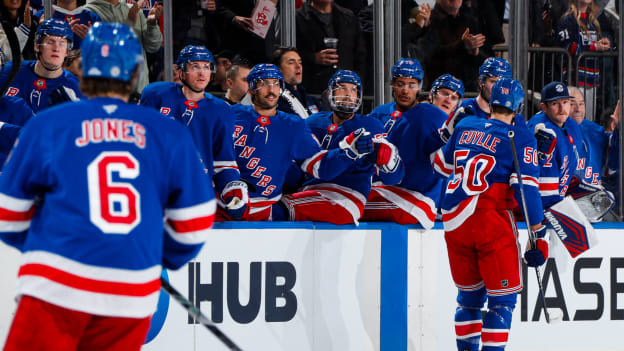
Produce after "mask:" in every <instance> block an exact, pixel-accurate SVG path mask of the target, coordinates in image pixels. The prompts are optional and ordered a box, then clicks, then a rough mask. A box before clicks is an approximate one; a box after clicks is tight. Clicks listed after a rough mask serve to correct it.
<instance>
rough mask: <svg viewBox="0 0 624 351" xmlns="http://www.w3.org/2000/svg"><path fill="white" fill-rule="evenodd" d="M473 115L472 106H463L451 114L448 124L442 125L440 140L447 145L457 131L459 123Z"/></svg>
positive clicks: (447, 120)
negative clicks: (456, 127)
mask: <svg viewBox="0 0 624 351" xmlns="http://www.w3.org/2000/svg"><path fill="white" fill-rule="evenodd" d="M473 115H474V111H473V110H472V108H471V107H470V106H463V107H460V108H458V109H457V110H455V112H451V114H450V115H449V117H448V118H447V119H446V122H444V124H443V125H442V128H440V129H439V130H438V132H439V133H440V139H442V141H443V142H445V143H447V142H448V141H449V139H450V138H451V135H453V131H454V130H455V126H457V123H459V121H461V120H462V119H464V118H466V117H468V116H473Z"/></svg>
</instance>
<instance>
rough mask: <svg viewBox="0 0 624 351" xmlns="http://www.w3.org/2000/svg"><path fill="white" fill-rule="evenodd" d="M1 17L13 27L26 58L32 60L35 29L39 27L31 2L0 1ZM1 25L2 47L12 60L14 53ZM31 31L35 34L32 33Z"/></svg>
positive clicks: (0, 40)
mask: <svg viewBox="0 0 624 351" xmlns="http://www.w3.org/2000/svg"><path fill="white" fill-rule="evenodd" d="M0 18H2V19H3V21H6V22H5V23H6V24H8V25H9V27H10V28H13V29H14V31H15V34H16V35H17V38H18V40H19V47H20V52H21V53H22V56H23V58H24V59H27V60H30V59H33V58H34V57H35V54H34V51H33V49H32V47H33V38H34V30H33V29H36V28H37V23H36V22H37V21H36V19H35V20H33V18H32V9H31V8H30V2H29V1H24V0H2V3H0ZM5 29H6V27H3V26H0V49H2V51H3V52H4V54H5V55H6V57H7V59H8V60H12V58H13V53H12V52H11V46H10V44H9V41H8V38H7V36H6V33H5V32H4V30H5ZM31 33H32V34H33V35H31Z"/></svg>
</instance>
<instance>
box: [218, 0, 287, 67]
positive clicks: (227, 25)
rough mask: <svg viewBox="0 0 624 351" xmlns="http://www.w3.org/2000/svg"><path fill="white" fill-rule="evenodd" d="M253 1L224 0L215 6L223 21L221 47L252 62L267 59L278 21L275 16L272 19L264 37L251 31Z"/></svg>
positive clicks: (274, 40)
mask: <svg viewBox="0 0 624 351" xmlns="http://www.w3.org/2000/svg"><path fill="white" fill-rule="evenodd" d="M255 3H256V2H255V1H254V0H224V1H221V4H220V5H218V6H217V13H218V14H219V16H220V17H221V19H222V21H223V30H222V32H221V34H222V38H221V39H222V45H223V48H225V49H229V50H231V51H233V52H235V53H238V54H239V55H241V56H242V57H247V58H249V59H251V60H253V62H251V63H252V64H256V63H261V62H268V61H269V59H270V57H271V53H272V52H273V46H274V45H275V43H276V42H277V38H276V25H277V22H278V21H277V18H273V19H272V21H271V25H270V27H269V29H268V31H267V34H266V37H265V38H264V39H263V38H261V37H259V36H258V35H256V34H254V33H252V32H251V30H252V29H253V21H252V19H251V14H252V12H253V9H254V6H255Z"/></svg>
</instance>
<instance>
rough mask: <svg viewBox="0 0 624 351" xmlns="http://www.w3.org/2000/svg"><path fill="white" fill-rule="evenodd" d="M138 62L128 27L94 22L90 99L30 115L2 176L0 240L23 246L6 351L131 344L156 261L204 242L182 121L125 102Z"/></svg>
mask: <svg viewBox="0 0 624 351" xmlns="http://www.w3.org/2000/svg"><path fill="white" fill-rule="evenodd" d="M142 62H143V56H142V55H141V46H140V44H139V41H138V39H137V38H136V35H135V34H134V33H133V32H132V30H131V29H130V28H129V27H127V26H126V25H125V24H120V23H103V22H98V23H96V24H94V25H93V27H92V28H91V29H90V30H89V33H88V35H87V37H86V38H85V40H84V41H83V43H82V65H83V71H84V75H83V81H82V82H81V88H82V90H83V91H84V93H85V94H86V95H87V96H89V97H91V99H90V100H84V101H80V102H74V103H67V104H63V105H60V106H57V107H53V108H50V109H48V110H46V111H44V112H42V113H40V114H39V115H38V116H37V117H36V118H33V119H32V120H31V121H30V122H29V123H28V124H27V125H26V127H24V129H23V131H22V133H21V135H20V138H19V142H18V144H17V146H16V147H15V148H14V150H13V153H12V155H11V156H10V158H9V160H8V162H7V164H6V165H5V168H4V170H3V172H2V174H1V175H0V239H1V240H2V241H4V242H5V243H7V244H9V245H11V246H14V247H16V248H17V249H19V250H20V251H22V252H23V259H22V261H23V263H22V266H21V267H20V269H19V273H18V282H19V285H18V296H19V297H20V300H19V304H18V308H17V312H16V314H15V317H14V319H13V324H12V326H11V330H10V331H9V335H8V338H7V342H6V345H5V350H44V349H49V347H50V345H51V344H53V345H54V347H55V349H59V350H139V349H140V348H141V345H142V344H143V342H144V340H145V336H146V334H147V331H148V328H149V324H150V318H151V315H152V314H153V313H154V311H155V310H156V305H157V301H158V296H159V291H160V279H159V278H160V274H161V270H162V267H166V268H172V269H176V268H179V267H181V266H182V265H184V264H185V263H186V262H187V261H189V260H190V259H192V258H193V257H194V256H195V255H196V254H197V252H198V251H199V250H200V248H201V247H202V244H203V242H204V240H205V238H206V236H207V232H208V229H210V227H211V225H212V220H213V216H214V212H215V207H216V205H215V199H214V191H213V190H212V187H211V186H210V185H209V183H208V182H206V181H204V177H205V175H204V172H203V169H202V166H201V163H200V161H199V158H198V157H197V153H196V152H195V147H194V145H193V141H192V139H191V136H190V134H189V132H188V131H187V130H186V128H185V127H184V126H182V125H180V124H179V123H177V122H174V121H171V120H169V119H166V118H162V117H160V116H159V115H158V113H156V112H154V111H152V110H150V109H147V108H144V107H141V106H136V105H130V104H128V103H127V99H128V97H129V95H130V92H131V91H133V90H134V87H135V84H136V81H137V78H138V75H139V70H140V67H141V63H142ZM87 118H88V119H87ZM163 214H164V216H165V221H163Z"/></svg>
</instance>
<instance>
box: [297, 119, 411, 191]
mask: <svg viewBox="0 0 624 351" xmlns="http://www.w3.org/2000/svg"><path fill="white" fill-rule="evenodd" d="M332 115H333V112H331V111H323V112H318V113H315V114H313V115H312V116H310V117H308V118H307V119H306V123H307V125H308V126H309V127H310V130H311V131H312V133H313V134H314V136H315V137H316V138H317V139H318V140H321V147H322V148H323V149H326V150H332V149H339V146H338V144H339V143H340V141H341V140H342V139H344V138H345V137H346V136H348V135H349V134H351V133H352V132H354V131H355V130H357V129H359V128H364V129H366V131H368V132H369V133H371V134H373V137H377V138H382V137H383V134H384V129H383V126H382V125H381V123H379V121H377V120H376V119H373V118H370V117H368V116H364V115H360V114H355V115H354V116H353V118H351V119H349V120H347V121H344V122H343V123H342V124H341V125H340V126H338V125H336V124H333V123H332V119H331V118H332ZM375 168H376V167H375V160H374V159H373V160H370V159H369V158H368V157H362V158H360V159H358V160H357V161H355V163H354V164H353V165H351V167H349V168H347V169H346V170H345V171H344V172H342V173H340V174H339V175H338V176H336V177H335V178H333V179H332V180H331V183H332V184H337V185H339V186H341V187H343V188H348V189H350V190H352V191H355V192H357V194H354V195H356V196H357V197H358V198H360V199H362V203H366V198H367V197H368V193H369V192H370V188H371V178H372V177H373V175H374V174H376V173H377V174H378V175H379V177H381V179H382V181H384V183H386V184H389V185H393V184H396V183H398V182H399V181H400V180H401V178H402V177H403V174H404V168H403V165H399V167H397V169H396V171H395V172H394V173H383V172H376V169H375ZM319 183H324V181H322V180H319V179H311V180H309V181H307V182H306V183H305V184H304V185H314V184H319Z"/></svg>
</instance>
